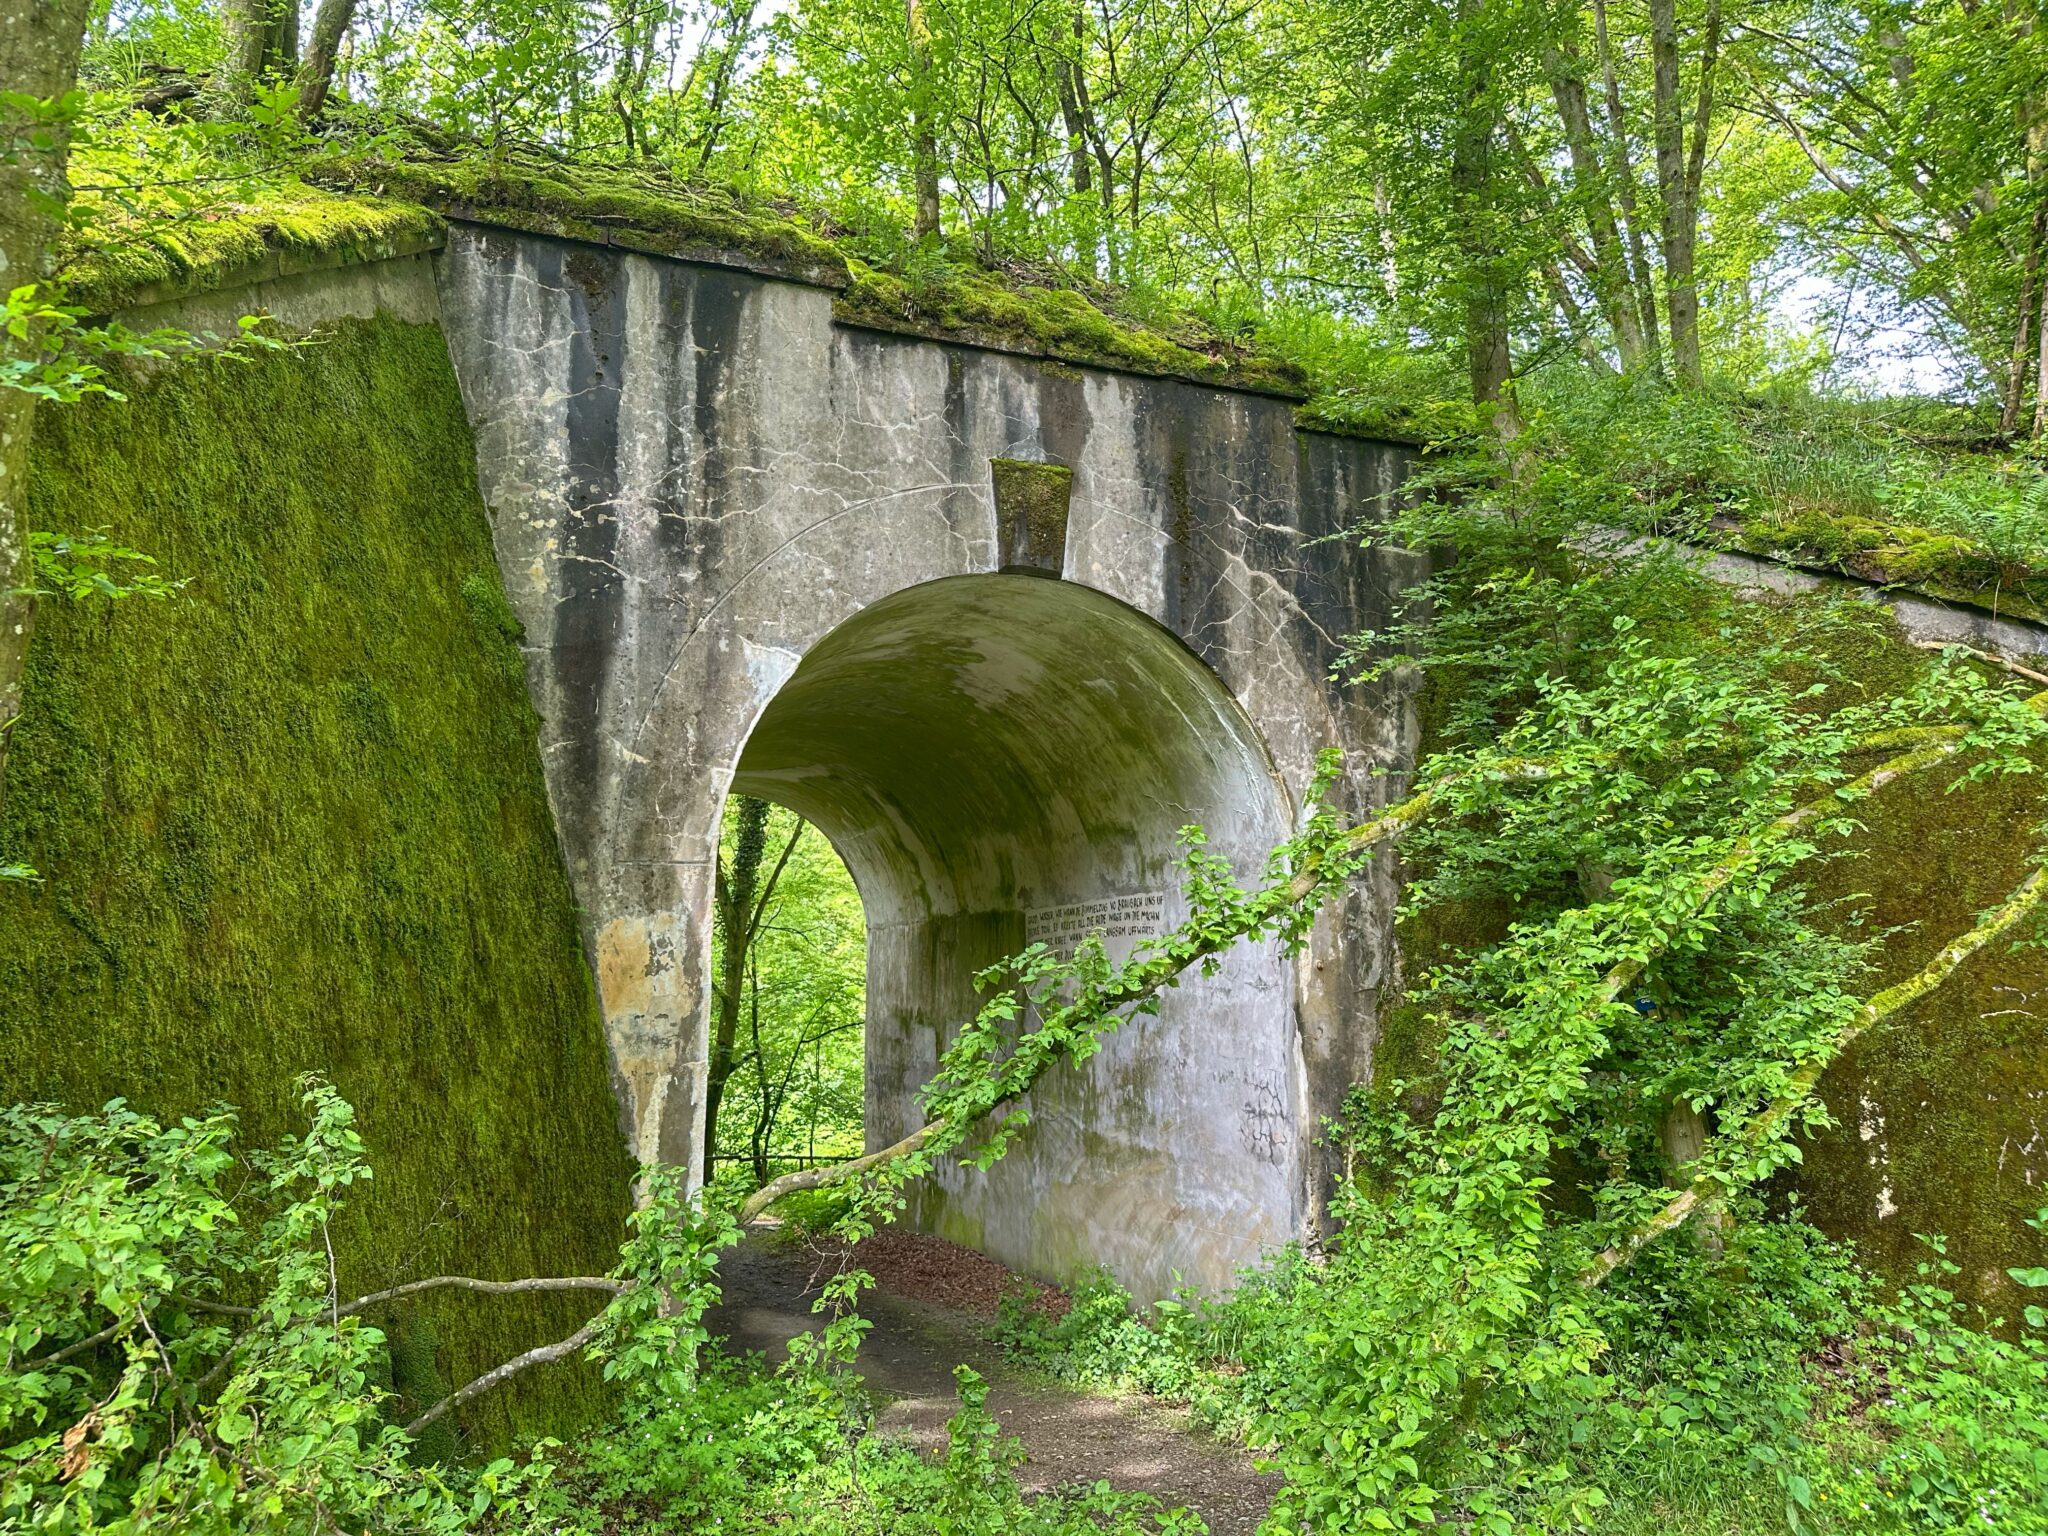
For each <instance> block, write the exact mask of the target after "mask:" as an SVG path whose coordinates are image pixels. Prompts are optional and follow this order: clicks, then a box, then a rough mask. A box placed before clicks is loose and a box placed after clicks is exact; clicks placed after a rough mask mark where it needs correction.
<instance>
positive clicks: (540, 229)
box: [324, 153, 849, 288]
mask: <svg viewBox="0 0 2048 1536" xmlns="http://www.w3.org/2000/svg"><path fill="white" fill-rule="evenodd" d="M324 174H326V175H329V176H332V177H335V178H338V179H340V180H345V181H347V182H349V183H351V184H353V185H356V186H359V187H365V188H370V189H373V190H375V191H377V192H379V193H388V194H390V195H393V196H397V197H405V198H410V199H413V200H414V201H417V202H421V203H425V204H427V205H429V206H431V207H434V208H438V209H441V210H443V211H445V212H447V213H450V214H453V215H456V216H458V217H461V218H465V219H473V220H476V221H477V222H480V223H485V224H498V225H503V226H505V227H507V228H511V229H524V230H529V231H532V232H534V233H537V234H545V235H556V236H560V237H562V238H564V239H571V240H588V241H593V242H595V243H597V244H599V245H613V246H618V247H620V248H622V249H625V250H633V251H642V252H646V253H648V254H652V255H662V256H680V257H685V258H696V259H699V260H706V261H713V262H718V263H720V264H725V265H734V264H737V265H761V266H764V267H766V268H767V269H769V270H773V271H778V272H783V273H786V274H787V275H790V276H794V277H798V278H801V279H803V280H804V281H807V282H815V283H820V284H823V285H825V286H827V287H834V288H838V287H844V286H845V285H846V283H847V282H848V281H849V278H848V274H847V268H846V262H845V260H844V258H843V257H841V256H840V254H839V252H838V251H837V250H836V249H835V248H834V247H833V246H832V244H831V242H830V241H829V240H827V239H826V238H825V237H824V236H823V234H821V233H820V231H819V229H818V228H817V227H816V226H814V225H813V224H812V223H810V222H809V221H807V220H805V219H803V218H802V217H801V216H800V215H799V214H797V213H796V212H795V211H794V210H792V209H789V208H786V207H778V206H775V205H773V204H767V203H757V202H749V201H748V200H746V199H744V198H742V197H740V196H739V195H738V194H736V193H733V192H730V191H727V190H724V189H722V188H717V187H706V186H697V185H684V184H682V183H680V182H675V181H671V180H669V179H668V178H666V177H663V176H661V175H660V174H659V173H657V172H655V171H653V170H635V171H625V170H607V169H605V168H602V167H598V166H585V165H576V166H571V165H567V164H564V163H563V162H560V161H557V160H550V159H545V158H542V157H540V156H537V155H510V156H497V157H493V156H488V155H484V154H481V153H479V154H474V155H468V156H458V157H452V158H445V159H437V158H427V157H415V158H412V159H407V160H402V161H381V160H378V161H358V162H353V163H350V164H346V165H342V166H340V167H337V168H334V169H332V170H330V171H328V172H326V173H324Z"/></svg>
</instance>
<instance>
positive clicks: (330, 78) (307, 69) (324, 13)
mask: <svg viewBox="0 0 2048 1536" xmlns="http://www.w3.org/2000/svg"><path fill="white" fill-rule="evenodd" d="M355 17H356V0H320V9H319V10H317V11H315V12H314V13H313V33H312V36H311V37H310V38H308V39H307V41H306V56H305V58H304V60H303V61H301V63H300V64H299V121H301V122H304V123H311V122H315V121H317V120H318V119H319V116H320V114H321V113H322V112H323V111H325V110H326V108H327V97H328V93H329V92H331V91H332V90H333V89H334V66H335V61H336V60H338V59H339V58H340V57H341V40H342V39H343V38H344V37H346V36H348V29H349V25H350V23H352V22H353V21H354V20H355Z"/></svg>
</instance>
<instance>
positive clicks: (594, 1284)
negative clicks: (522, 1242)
mask: <svg viewBox="0 0 2048 1536" xmlns="http://www.w3.org/2000/svg"><path fill="white" fill-rule="evenodd" d="M625 1288H626V1282H625V1281H623V1280H608V1279H606V1278H605V1277H604V1276H602V1275H562V1276H544V1277H542V1278H540V1279H537V1280H475V1279H472V1278H471V1277H470V1276H468V1275H435V1276H434V1277H433V1278H432V1279H430V1280H408V1281H407V1282H406V1283H405V1284H404V1285H394V1286H392V1287H391V1289H389V1290H388V1291H372V1292H370V1294H369V1295H367V1296H358V1297H357V1298H356V1299H355V1300H354V1301H352V1302H350V1303H349V1304H348V1305H347V1306H345V1307H342V1308H340V1309H339V1311H338V1312H337V1314H336V1315H337V1316H339V1317H354V1316H355V1315H356V1314H357V1313H358V1312H363V1311H367V1310H368V1309H369V1308H371V1307H375V1306H380V1305H382V1304H383V1303H384V1302H387V1301H399V1300H402V1299H404V1298H405V1297H407V1296H417V1295H419V1294H420V1292H422V1291H437V1290H450V1289H453V1290H460V1291H480V1292H482V1293H483V1294H485V1295H487V1296H516V1295H519V1294H521V1293H523V1292H527V1291H604V1292H606V1293H607V1294H609V1295H612V1296H616V1295H618V1294H619V1292H621V1291H623V1290H624V1289H625Z"/></svg>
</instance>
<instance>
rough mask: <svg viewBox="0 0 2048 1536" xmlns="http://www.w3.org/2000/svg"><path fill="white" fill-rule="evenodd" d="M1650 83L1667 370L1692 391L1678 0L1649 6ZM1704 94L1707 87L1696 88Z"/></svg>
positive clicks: (1695, 296)
mask: <svg viewBox="0 0 2048 1536" xmlns="http://www.w3.org/2000/svg"><path fill="white" fill-rule="evenodd" d="M1649 6H1650V79H1651V94H1652V101H1653V103H1654V106H1653V122H1654V127H1655V135H1656V141H1657V189H1658V191H1659V193H1660V194H1661V195H1662V199H1663V204H1664V220H1663V234H1664V304H1665V314H1666V318H1667V320H1668V322H1669V325H1670V331H1671V368H1672V372H1673V374H1674V375H1675V376H1676V378H1677V382H1678V384H1679V386H1680V387H1681V388H1685V389H1697V388H1698V387H1699V386H1700V384H1701V383H1702V382H1703V376H1702V372H1701V368H1700V330H1699V319H1700V296H1699V285H1698V281H1697V279H1696V278H1695V276H1694V273H1693V253H1694V247H1695V244H1696V242H1697V239H1698V234H1699V212H1698V209H1697V207H1696V206H1695V202H1694V199H1693V197H1692V195H1691V191H1690V188H1689V185H1688V182H1689V177H1688V175H1687V164H1686V154H1685V121H1684V115H1683V112H1682V110H1681V106H1680V102H1679V77H1678V0H1649ZM1701 84H1702V88H1703V90H1704V89H1705V88H1706V86H1707V81H1706V80H1704V79H1703V80H1702V82H1701Z"/></svg>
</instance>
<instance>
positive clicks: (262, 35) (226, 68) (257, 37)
mask: <svg viewBox="0 0 2048 1536" xmlns="http://www.w3.org/2000/svg"><path fill="white" fill-rule="evenodd" d="M221 16H222V19H223V20H224V21H225V22H226V23H227V35H228V53H227V58H226V59H225V60H224V61H223V68H222V71H221V74H222V79H221V83H220V91H221V94H222V95H223V96H225V97H226V98H227V100H228V101H229V102H231V103H236V104H239V103H242V102H246V101H248V100H249V98H250V97H251V96H252V95H253V94H254V92H255V89H256V82H257V81H259V80H261V79H262V78H263V76H264V75H265V74H266V73H268V72H269V70H270V68H271V66H272V64H273V63H274V57H273V53H272V50H273V49H274V47H275V46H276V42H277V28H276V9H275V5H274V0H222V3H221Z"/></svg>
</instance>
